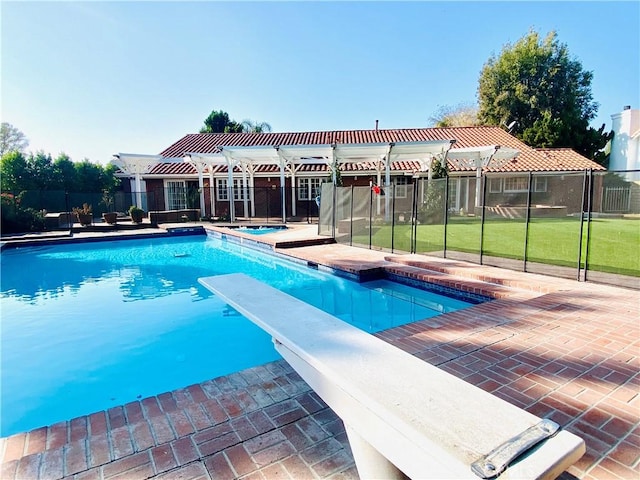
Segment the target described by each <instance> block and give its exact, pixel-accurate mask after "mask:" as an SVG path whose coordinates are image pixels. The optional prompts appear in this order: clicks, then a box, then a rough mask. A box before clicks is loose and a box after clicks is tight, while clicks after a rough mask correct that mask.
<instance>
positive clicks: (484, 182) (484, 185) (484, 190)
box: [478, 174, 487, 265]
mask: <svg viewBox="0 0 640 480" xmlns="http://www.w3.org/2000/svg"><path fill="white" fill-rule="evenodd" d="M478 181H479V182H480V181H481V182H482V198H481V199H480V200H481V202H480V208H482V213H481V214H480V265H482V254H483V250H484V210H485V208H484V207H485V205H484V201H485V199H486V197H487V176H486V174H485V175H482V176H481V177H480V178H478Z"/></svg>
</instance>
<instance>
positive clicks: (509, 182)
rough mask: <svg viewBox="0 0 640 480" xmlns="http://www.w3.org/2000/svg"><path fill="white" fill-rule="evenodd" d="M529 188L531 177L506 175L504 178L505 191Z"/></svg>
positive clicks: (519, 190)
mask: <svg viewBox="0 0 640 480" xmlns="http://www.w3.org/2000/svg"><path fill="white" fill-rule="evenodd" d="M527 190H529V179H528V178H527V177H506V178H505V179H504V191H505V192H509V193H513V192H526V191H527Z"/></svg>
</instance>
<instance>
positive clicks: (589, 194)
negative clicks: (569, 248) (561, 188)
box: [580, 169, 593, 282]
mask: <svg viewBox="0 0 640 480" xmlns="http://www.w3.org/2000/svg"><path fill="white" fill-rule="evenodd" d="M587 178H588V190H587V240H586V242H585V250H584V281H585V282H586V281H587V275H588V273H587V272H588V270H589V244H590V243H591V201H592V199H593V170H591V169H589V173H588V177H587ZM582 199H583V202H584V196H583V197H582ZM583 205H584V204H583ZM580 245H582V232H580Z"/></svg>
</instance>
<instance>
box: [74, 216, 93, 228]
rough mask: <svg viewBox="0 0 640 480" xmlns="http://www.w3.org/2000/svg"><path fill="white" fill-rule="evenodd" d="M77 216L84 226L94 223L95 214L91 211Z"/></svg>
mask: <svg viewBox="0 0 640 480" xmlns="http://www.w3.org/2000/svg"><path fill="white" fill-rule="evenodd" d="M77 216H78V222H80V225H82V226H83V227H86V226H88V225H91V223H93V215H91V214H90V213H78V215H77Z"/></svg>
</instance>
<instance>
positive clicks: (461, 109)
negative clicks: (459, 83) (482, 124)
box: [429, 103, 479, 127]
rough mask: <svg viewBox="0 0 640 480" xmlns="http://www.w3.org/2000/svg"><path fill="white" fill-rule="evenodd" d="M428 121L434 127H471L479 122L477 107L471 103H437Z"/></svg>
mask: <svg viewBox="0 0 640 480" xmlns="http://www.w3.org/2000/svg"><path fill="white" fill-rule="evenodd" d="M429 123H430V125H432V126H434V127H472V126H474V125H478V124H479V122H478V107H477V106H476V105H474V104H472V103H459V104H458V105H453V106H452V105H439V106H438V109H437V110H436V111H435V112H434V114H433V115H431V117H429Z"/></svg>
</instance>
